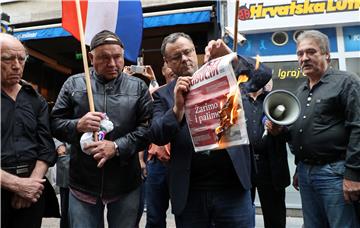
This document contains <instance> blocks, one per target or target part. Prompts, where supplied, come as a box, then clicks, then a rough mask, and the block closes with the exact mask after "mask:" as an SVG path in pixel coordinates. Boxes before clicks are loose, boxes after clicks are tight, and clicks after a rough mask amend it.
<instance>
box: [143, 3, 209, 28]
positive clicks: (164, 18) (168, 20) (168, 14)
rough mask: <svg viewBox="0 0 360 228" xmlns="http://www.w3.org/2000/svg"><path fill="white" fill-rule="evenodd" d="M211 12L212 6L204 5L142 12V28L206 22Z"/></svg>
mask: <svg viewBox="0 0 360 228" xmlns="http://www.w3.org/2000/svg"><path fill="white" fill-rule="evenodd" d="M211 12H212V7H211V6H205V7H197V8H190V9H181V10H168V11H160V12H154V13H144V28H155V27H163V26H173V25H184V24H185V25H187V24H196V23H207V22H210V20H211Z"/></svg>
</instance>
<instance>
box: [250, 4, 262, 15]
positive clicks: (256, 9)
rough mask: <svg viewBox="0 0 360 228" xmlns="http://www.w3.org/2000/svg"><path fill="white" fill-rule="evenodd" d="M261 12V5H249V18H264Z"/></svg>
mask: <svg viewBox="0 0 360 228" xmlns="http://www.w3.org/2000/svg"><path fill="white" fill-rule="evenodd" d="M262 11H263V4H262V3H261V4H259V5H258V6H256V5H255V4H253V5H250V13H251V18H254V17H256V18H264V17H265V16H262Z"/></svg>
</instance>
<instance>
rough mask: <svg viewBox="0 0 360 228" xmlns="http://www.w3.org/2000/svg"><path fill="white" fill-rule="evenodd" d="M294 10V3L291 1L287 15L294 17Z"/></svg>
mask: <svg viewBox="0 0 360 228" xmlns="http://www.w3.org/2000/svg"><path fill="white" fill-rule="evenodd" d="M295 9H296V1H292V2H291V3H290V12H289V15H294V14H295Z"/></svg>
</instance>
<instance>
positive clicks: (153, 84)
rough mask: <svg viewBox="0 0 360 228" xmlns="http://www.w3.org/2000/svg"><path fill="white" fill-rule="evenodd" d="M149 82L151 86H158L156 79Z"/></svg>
mask: <svg viewBox="0 0 360 228" xmlns="http://www.w3.org/2000/svg"><path fill="white" fill-rule="evenodd" d="M150 84H151V85H152V87H158V86H159V84H158V82H157V81H156V79H152V80H151V81H150Z"/></svg>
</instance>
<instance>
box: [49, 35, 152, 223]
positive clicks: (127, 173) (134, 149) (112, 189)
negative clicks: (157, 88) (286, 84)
mask: <svg viewBox="0 0 360 228" xmlns="http://www.w3.org/2000/svg"><path fill="white" fill-rule="evenodd" d="M90 50H91V51H90V53H89V58H90V61H91V64H92V65H93V68H91V69H90V78H91V87H92V90H93V94H94V104H95V110H96V111H95V112H89V104H88V98H87V92H86V90H85V88H86V85H85V78H84V74H78V75H74V76H72V77H70V78H69V79H68V80H67V81H66V82H65V83H64V85H63V87H62V89H61V91H60V94H59V96H58V98H57V101H56V103H55V106H54V108H53V110H52V113H51V127H52V131H53V133H54V136H55V137H56V138H58V139H59V140H62V141H65V142H68V143H70V144H71V153H70V154H71V155H70V157H71V158H70V180H69V185H70V196H69V219H70V225H71V227H98V225H99V224H102V218H103V213H104V212H103V211H104V206H105V205H107V210H108V213H107V219H108V224H109V227H134V226H135V221H136V216H137V211H138V204H139V197H140V184H141V175H140V166H139V159H138V151H140V150H143V149H144V148H145V146H146V145H147V138H148V137H147V128H148V123H149V121H150V119H151V114H152V102H151V98H150V95H149V92H148V88H147V86H146V85H145V83H144V82H143V81H142V80H140V79H138V78H136V77H130V76H128V75H127V74H125V73H123V72H122V70H123V67H124V46H123V43H122V42H121V40H120V39H119V37H118V36H117V35H116V34H114V33H112V32H110V31H102V32H100V33H98V34H96V35H95V36H94V38H93V39H92V41H91V45H90ZM105 113H106V115H105ZM105 116H107V117H108V118H109V120H110V121H111V122H112V123H113V125H114V128H113V130H112V131H111V132H109V133H107V134H106V136H105V138H104V140H101V141H97V142H90V143H87V144H86V145H85V146H84V148H83V149H84V151H86V153H85V152H83V151H82V149H81V146H80V143H79V141H80V138H81V136H82V134H83V133H85V132H97V131H99V129H100V121H101V120H103V119H104V118H106V117H105Z"/></svg>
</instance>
